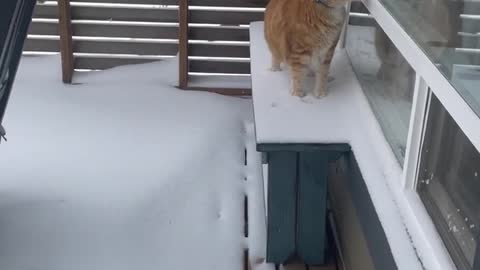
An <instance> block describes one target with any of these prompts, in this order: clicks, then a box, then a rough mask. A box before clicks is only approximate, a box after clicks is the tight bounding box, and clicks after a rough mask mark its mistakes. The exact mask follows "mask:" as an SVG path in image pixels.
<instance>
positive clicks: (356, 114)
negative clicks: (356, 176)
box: [250, 22, 422, 270]
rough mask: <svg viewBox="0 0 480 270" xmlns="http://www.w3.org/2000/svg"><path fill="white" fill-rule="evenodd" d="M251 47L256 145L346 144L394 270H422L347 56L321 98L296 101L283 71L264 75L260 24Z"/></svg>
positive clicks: (390, 162) (393, 164)
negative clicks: (389, 248)
mask: <svg viewBox="0 0 480 270" xmlns="http://www.w3.org/2000/svg"><path fill="white" fill-rule="evenodd" d="M250 41H251V63H252V65H251V66H252V91H253V104H254V117H255V125H256V141H257V144H270V143H272V144H283V143H303V144H305V143H319V144H322V143H325V144H330V143H348V144H350V146H351V147H352V151H353V152H354V154H355V157H356V159H357V162H358V164H359V166H360V169H361V171H362V175H363V178H364V179H365V182H366V185H367V187H368V190H369V193H370V195H371V198H372V201H373V204H374V206H375V208H376V211H377V214H378V216H379V219H380V221H381V223H382V226H383V228H384V230H385V234H386V236H387V239H388V242H389V244H390V247H391V249H392V253H393V256H394V259H395V261H396V263H397V265H398V268H399V269H408V270H411V269H422V266H421V263H420V262H419V261H418V258H417V255H416V253H415V248H414V246H413V245H412V242H411V240H410V237H411V236H410V235H409V233H407V230H406V227H405V226H404V223H405V221H404V218H405V217H404V216H405V213H406V212H408V209H407V208H408V207H406V206H405V205H404V204H403V202H399V201H397V199H398V198H401V197H402V194H401V192H402V188H401V187H400V184H401V183H400V180H401V175H402V171H401V168H400V166H399V164H398V162H397V160H396V158H395V156H394V155H393V153H392V151H391V148H390V146H389V144H388V143H387V141H386V140H385V137H384V135H383V133H382V130H381V128H380V126H379V125H378V122H377V120H376V118H375V116H374V114H373V112H372V110H371V108H370V105H369V103H368V100H367V99H366V97H365V95H364V94H363V91H362V89H361V87H360V84H359V82H358V81H357V79H356V77H355V74H354V72H353V70H352V68H351V65H350V62H349V59H348V57H347V55H346V52H345V51H344V50H342V49H338V50H337V52H336V54H335V57H334V59H333V63H332V67H331V72H330V73H331V74H330V75H331V76H332V77H333V80H332V81H331V82H330V83H329V85H328V96H327V97H326V98H323V99H315V98H313V97H312V96H311V95H308V96H306V97H304V98H298V97H292V96H291V95H290V92H289V86H290V83H289V79H288V75H287V72H286V71H285V70H284V71H282V72H271V71H270V70H269V67H270V53H269V51H268V47H267V45H266V42H265V39H264V36H263V23H262V22H255V23H252V25H251V28H250ZM308 85H309V84H308V83H307V88H308ZM310 85H311V84H310ZM310 88H311V87H310Z"/></svg>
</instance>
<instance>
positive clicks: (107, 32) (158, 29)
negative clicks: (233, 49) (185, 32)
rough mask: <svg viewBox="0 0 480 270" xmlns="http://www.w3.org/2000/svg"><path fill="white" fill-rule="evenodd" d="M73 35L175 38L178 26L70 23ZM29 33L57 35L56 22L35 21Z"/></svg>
mask: <svg viewBox="0 0 480 270" xmlns="http://www.w3.org/2000/svg"><path fill="white" fill-rule="evenodd" d="M72 28H73V35H74V36H93V37H129V38H157V39H158V38H163V39H177V37H178V27H162V26H148V25H146V26H144V25H138V26H130V25H123V26H121V25H113V24H76V23H72ZM29 34H35V35H58V24H57V23H37V22H33V23H32V24H31V25H30V29H29Z"/></svg>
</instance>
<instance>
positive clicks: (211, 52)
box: [189, 44, 250, 58]
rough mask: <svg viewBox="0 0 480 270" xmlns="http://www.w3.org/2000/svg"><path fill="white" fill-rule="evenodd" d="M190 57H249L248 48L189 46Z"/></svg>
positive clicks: (206, 45)
mask: <svg viewBox="0 0 480 270" xmlns="http://www.w3.org/2000/svg"><path fill="white" fill-rule="evenodd" d="M189 55H190V56H212V57H246V58H248V57H250V48H249V47H248V46H231V45H208V44H190V46H189Z"/></svg>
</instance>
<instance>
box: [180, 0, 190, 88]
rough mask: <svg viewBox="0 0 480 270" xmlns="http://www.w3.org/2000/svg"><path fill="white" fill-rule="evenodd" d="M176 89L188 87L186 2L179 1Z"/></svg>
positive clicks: (186, 0) (184, 0) (183, 0)
mask: <svg viewBox="0 0 480 270" xmlns="http://www.w3.org/2000/svg"><path fill="white" fill-rule="evenodd" d="M178 22H179V30H178V54H179V56H178V57H179V59H178V71H179V72H178V87H179V88H180V89H185V88H187V86H188V0H180V6H179V10H178Z"/></svg>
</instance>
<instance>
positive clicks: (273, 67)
mask: <svg viewBox="0 0 480 270" xmlns="http://www.w3.org/2000/svg"><path fill="white" fill-rule="evenodd" d="M269 70H270V71H273V72H277V71H282V68H281V67H280V66H272V67H270V68H269Z"/></svg>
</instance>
